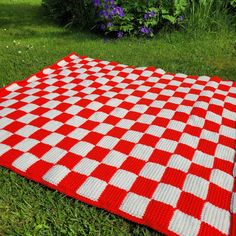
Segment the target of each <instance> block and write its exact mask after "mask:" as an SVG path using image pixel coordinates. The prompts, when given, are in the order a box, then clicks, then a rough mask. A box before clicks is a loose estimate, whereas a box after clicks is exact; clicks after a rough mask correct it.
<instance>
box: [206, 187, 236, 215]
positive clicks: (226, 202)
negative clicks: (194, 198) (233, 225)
mask: <svg viewBox="0 0 236 236" xmlns="http://www.w3.org/2000/svg"><path fill="white" fill-rule="evenodd" d="M231 197H232V192H231V191H227V190H225V189H223V188H221V187H219V186H217V185H216V184H214V183H210V185H209V189H208V195H207V199H206V200H207V201H208V202H210V203H211V204H213V205H215V206H216V207H219V208H222V209H225V210H228V209H230V202H231Z"/></svg>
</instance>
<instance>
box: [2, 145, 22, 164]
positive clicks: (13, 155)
mask: <svg viewBox="0 0 236 236" xmlns="http://www.w3.org/2000/svg"><path fill="white" fill-rule="evenodd" d="M21 155H23V152H21V151H19V150H15V149H11V150H9V151H8V152H5V153H4V154H3V155H2V156H0V165H3V166H7V167H11V165H12V162H13V161H15V160H16V159H17V158H18V157H20V156H21Z"/></svg>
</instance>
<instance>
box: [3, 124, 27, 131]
mask: <svg viewBox="0 0 236 236" xmlns="http://www.w3.org/2000/svg"><path fill="white" fill-rule="evenodd" d="M24 126H25V124H23V123H21V122H18V121H13V122H12V123H10V124H9V125H7V126H5V128H4V129H5V130H7V131H9V132H12V133H15V132H17V131H18V130H19V129H21V128H23V127H24Z"/></svg>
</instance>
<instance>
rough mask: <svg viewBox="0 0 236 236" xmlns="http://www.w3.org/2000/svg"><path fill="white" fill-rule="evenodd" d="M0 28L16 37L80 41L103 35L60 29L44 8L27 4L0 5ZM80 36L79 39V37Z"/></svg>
mask: <svg viewBox="0 0 236 236" xmlns="http://www.w3.org/2000/svg"><path fill="white" fill-rule="evenodd" d="M0 28H2V29H10V30H11V32H10V34H11V35H14V36H16V37H27V38H34V37H48V38H50V37H68V36H69V37H76V38H77V40H78V41H83V40H97V39H98V38H102V36H101V35H96V34H93V33H91V32H89V31H86V30H83V31H81V30H79V31H78V29H72V28H68V29H66V28H64V27H63V26H61V27H58V25H56V24H55V23H53V22H52V19H51V18H49V16H48V15H47V13H46V10H45V9H44V8H43V6H41V5H40V4H39V5H31V4H26V3H14V4H12V3H11V4H3V3H0ZM78 34H79V37H78Z"/></svg>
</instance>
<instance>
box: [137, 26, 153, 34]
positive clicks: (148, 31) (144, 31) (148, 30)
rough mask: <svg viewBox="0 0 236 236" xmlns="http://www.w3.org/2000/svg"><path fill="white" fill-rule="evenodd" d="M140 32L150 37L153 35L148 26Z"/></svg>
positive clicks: (143, 27)
mask: <svg viewBox="0 0 236 236" xmlns="http://www.w3.org/2000/svg"><path fill="white" fill-rule="evenodd" d="M140 32H141V33H142V34H145V35H150V34H151V33H152V30H151V29H149V28H148V27H146V26H142V27H141V29H140Z"/></svg>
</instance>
